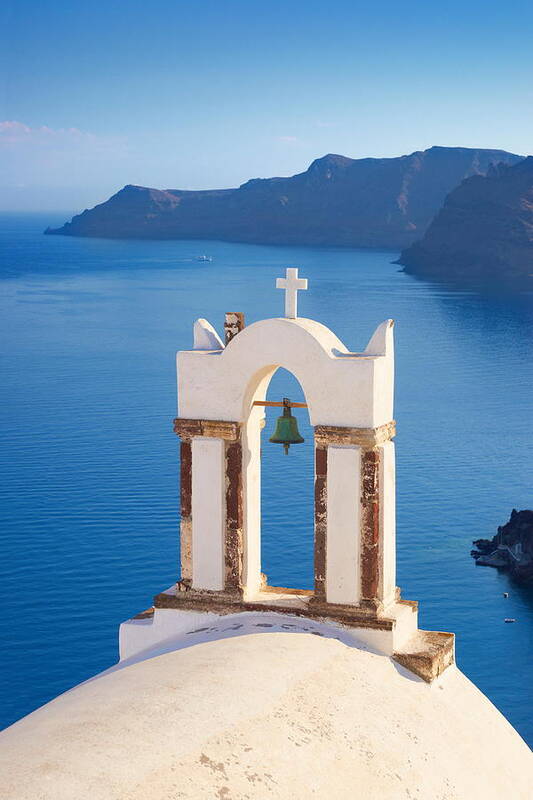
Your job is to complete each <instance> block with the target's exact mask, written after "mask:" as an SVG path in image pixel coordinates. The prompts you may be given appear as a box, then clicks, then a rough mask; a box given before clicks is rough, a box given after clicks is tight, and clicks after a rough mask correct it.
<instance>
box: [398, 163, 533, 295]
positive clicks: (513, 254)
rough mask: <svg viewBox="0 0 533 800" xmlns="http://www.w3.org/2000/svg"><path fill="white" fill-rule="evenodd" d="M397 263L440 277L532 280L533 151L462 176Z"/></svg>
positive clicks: (427, 274) (415, 270)
mask: <svg viewBox="0 0 533 800" xmlns="http://www.w3.org/2000/svg"><path fill="white" fill-rule="evenodd" d="M398 263H400V264H403V265H404V266H405V267H406V269H407V271H408V272H412V273H417V274H420V275H426V276H435V277H438V278H446V279H452V280H460V281H469V280H474V281H476V280H480V279H481V280H487V279H488V280H490V279H501V278H503V279H507V280H512V281H514V280H520V281H526V282H529V281H531V283H532V285H533V156H529V157H528V158H525V159H523V160H522V161H520V162H519V163H517V164H515V165H514V166H508V165H503V164H500V165H498V166H496V167H491V168H490V170H489V172H488V174H487V175H486V176H481V175H475V176H472V177H470V178H467V179H466V180H465V181H463V182H462V183H461V184H460V186H458V187H457V188H456V189H454V190H453V191H452V192H451V193H450V194H449V195H448V197H447V198H446V201H445V203H444V206H443V207H442V209H441V210H440V211H439V213H438V214H437V216H436V217H435V219H434V220H433V222H432V223H431V224H430V226H429V227H428V229H427V231H426V233H425V235H424V237H423V238H422V239H421V240H420V241H418V242H416V243H415V244H413V245H412V246H411V247H409V248H408V249H406V250H404V251H403V252H402V254H401V256H400V259H399V262H398Z"/></svg>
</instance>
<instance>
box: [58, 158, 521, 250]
mask: <svg viewBox="0 0 533 800" xmlns="http://www.w3.org/2000/svg"><path fill="white" fill-rule="evenodd" d="M519 160H520V156H516V155H513V154H511V153H506V152H505V151H503V150H475V149H468V148H448V147H431V148H430V149H429V150H424V151H418V152H415V153H412V154H411V155H407V156H401V157H398V158H363V159H351V158H345V157H344V156H340V155H327V156H324V157H323V158H320V159H317V160H316V161H314V162H313V163H312V164H311V166H310V167H309V169H308V170H306V172H303V173H300V174H298V175H293V176H292V177H289V178H268V179H254V180H250V181H248V182H247V183H244V184H243V185H242V186H240V187H239V188H237V189H222V190H208V191H183V190H179V189H165V190H158V189H149V188H145V187H142V186H125V187H124V188H123V189H122V190H121V191H119V192H118V193H117V194H115V195H113V197H111V198H110V199H109V200H108V201H107V202H105V203H102V204H101V205H98V206H96V207H95V208H93V209H91V210H90V211H89V210H86V211H84V212H83V213H82V214H80V215H78V216H76V217H74V218H73V219H72V221H71V222H69V223H66V224H65V225H63V227H62V228H58V229H56V230H51V229H48V230H47V231H46V233H49V234H62V235H68V236H99V237H109V238H153V239H156V238H164V239H184V238H188V239H189V238H190V239H223V240H230V241H239V242H257V243H265V244H267V243H270V244H306V245H336V246H351V247H383V248H395V249H397V248H401V247H406V246H407V245H408V244H411V243H412V242H413V241H414V239H416V238H419V237H420V236H421V234H422V233H423V232H424V231H425V229H426V227H427V225H428V224H429V222H430V221H431V219H432V217H433V216H434V214H435V213H436V211H437V210H438V209H439V208H440V206H441V204H442V202H443V200H444V198H445V196H446V194H447V193H448V192H449V191H450V190H451V189H453V188H454V187H455V186H457V184H458V183H460V181H461V180H462V179H463V178H465V177H467V176H469V175H478V174H484V173H485V172H486V171H487V170H488V169H489V167H490V166H491V165H492V164H496V163H499V162H501V161H503V162H506V163H510V164H513V163H516V162H517V161H519Z"/></svg>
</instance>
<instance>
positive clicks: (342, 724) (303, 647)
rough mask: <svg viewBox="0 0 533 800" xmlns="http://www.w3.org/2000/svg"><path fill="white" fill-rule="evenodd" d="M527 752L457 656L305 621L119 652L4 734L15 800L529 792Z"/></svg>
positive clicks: (9, 794)
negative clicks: (421, 668)
mask: <svg viewBox="0 0 533 800" xmlns="http://www.w3.org/2000/svg"><path fill="white" fill-rule="evenodd" d="M532 762H533V759H532V757H531V752H530V750H529V748H528V747H527V745H526V744H525V743H524V742H523V740H522V739H521V738H520V737H519V735H518V734H517V733H516V731H515V730H514V729H513V728H512V727H511V725H509V723H508V722H507V721H506V720H505V719H504V717H503V716H502V715H501V714H500V713H499V712H498V711H497V710H496V708H495V707H494V706H493V705H492V704H491V703H490V702H489V700H487V698H486V697H485V696H484V695H483V694H482V693H481V692H480V691H479V690H478V689H477V688H476V687H475V686H474V685H473V684H472V683H471V682H470V681H469V680H468V679H467V678H466V677H465V676H464V675H463V674H462V673H461V672H460V671H459V670H458V669H457V668H456V667H449V668H448V669H447V670H446V672H445V673H444V674H443V675H442V676H441V677H440V678H439V679H438V680H436V681H434V682H433V683H432V684H426V683H425V682H424V681H422V680H420V679H418V678H416V677H415V676H413V675H412V674H411V673H408V672H407V671H406V670H404V669H403V668H402V667H401V666H399V665H398V664H396V663H395V662H394V661H392V660H391V659H390V658H388V657H386V656H383V655H377V654H375V653H372V652H369V651H367V650H364V649H360V648H357V647H350V646H348V645H346V644H344V643H342V642H341V641H338V640H336V639H334V638H324V637H321V636H319V635H312V634H310V633H291V632H287V633H268V632H264V633H257V634H252V635H244V636H240V637H235V638H231V639H221V640H217V641H208V642H204V643H201V644H197V645H194V646H191V647H187V648H185V649H180V650H174V651H171V652H168V653H165V654H163V655H159V656H155V657H151V658H147V659H145V660H144V661H140V662H138V663H134V664H130V665H129V666H122V665H119V667H118V668H114V669H113V670H111V671H108V672H107V673H103V674H102V675H101V676H98V677H96V678H95V679H93V680H91V681H88V682H86V683H84V684H82V685H80V686H78V687H76V688H75V689H73V690H71V691H69V692H67V693H66V694H64V695H62V696H60V697H58V698H57V699H55V700H53V701H52V702H51V703H48V704H47V705H46V706H43V707H42V708H41V709H39V710H38V711H36V712H34V713H33V714H31V715H29V716H28V717H26V718H25V719H23V720H21V721H20V722H18V723H16V724H15V725H13V726H12V727H11V728H9V729H7V730H6V731H4V732H3V733H2V734H0V775H1V776H2V777H1V778H0V787H1V792H0V795H1V796H2V797H5V798H9V800H23V799H24V800H26V799H27V800H29V799H30V798H31V800H35V798H37V797H38V798H40V799H41V800H52V798H53V800H73V798H76V800H84V798H90V800H119V798H120V800H141V799H142V800H147V798H150V800H163V799H164V800H171V799H172V800H178V798H180V800H193V799H194V800H202V799H203V798H206V799H207V798H209V800H215V799H216V798H220V799H221V800H224V799H227V800H230V799H232V800H241V799H242V800H244V798H250V799H251V800H256V798H276V799H277V800H282V798H291V799H292V800H298V799H299V798H302V799H303V798H306V800H307V799H308V798H310V797H315V796H316V797H320V798H334V799H335V800H343V798H354V797H364V798H365V800H378V799H379V800H400V798H411V800H412V799H413V798H420V800H433V799H435V800H436V799H437V798H438V799H439V800H459V798H460V800H476V798H483V800H496V798H498V800H500V799H501V798H505V797H513V799H514V800H526V797H530V794H529V791H530V788H531V785H532V781H533V763H532Z"/></svg>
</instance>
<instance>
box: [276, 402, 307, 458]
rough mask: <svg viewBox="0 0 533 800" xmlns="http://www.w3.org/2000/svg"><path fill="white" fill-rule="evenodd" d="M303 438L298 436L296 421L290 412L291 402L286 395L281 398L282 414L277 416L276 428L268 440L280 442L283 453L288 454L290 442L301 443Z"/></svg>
mask: <svg viewBox="0 0 533 800" xmlns="http://www.w3.org/2000/svg"><path fill="white" fill-rule="evenodd" d="M303 441H304V439H303V438H302V437H301V436H300V431H299V430H298V422H297V420H296V417H293V416H292V414H291V403H290V400H289V399H288V398H287V397H284V398H283V414H282V416H281V417H278V420H277V422H276V430H275V431H274V434H273V435H272V436H271V437H270V439H269V442H274V444H282V445H283V448H284V450H285V455H288V454H289V447H290V446H291V444H301V443H302V442H303Z"/></svg>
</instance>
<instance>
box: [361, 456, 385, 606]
mask: <svg viewBox="0 0 533 800" xmlns="http://www.w3.org/2000/svg"><path fill="white" fill-rule="evenodd" d="M379 478H380V455H379V451H378V450H377V449H372V450H362V452H361V540H360V541H361V605H364V606H367V607H370V608H376V607H377V606H378V605H379V600H378V590H379V584H380V573H381V561H382V553H381V552H380V528H379V522H380V514H379V492H380V486H379Z"/></svg>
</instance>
